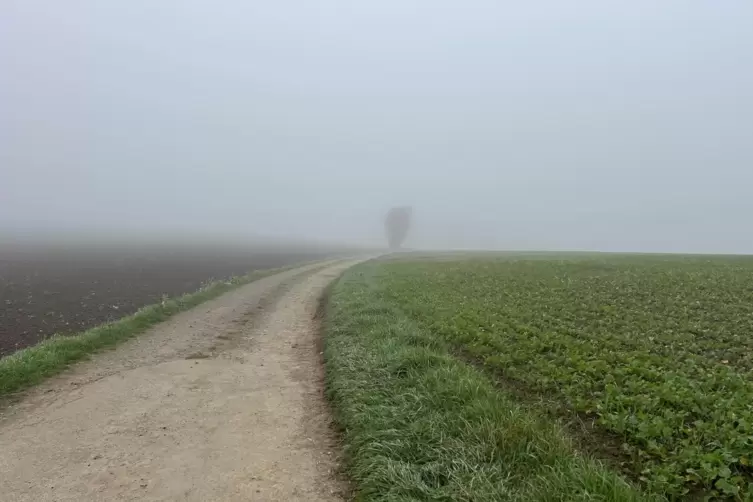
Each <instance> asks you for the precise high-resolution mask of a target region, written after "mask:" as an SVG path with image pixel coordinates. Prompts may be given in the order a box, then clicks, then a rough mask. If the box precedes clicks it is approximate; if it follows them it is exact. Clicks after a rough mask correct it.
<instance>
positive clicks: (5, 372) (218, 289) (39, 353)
mask: <svg viewBox="0 0 753 502" xmlns="http://www.w3.org/2000/svg"><path fill="white" fill-rule="evenodd" d="M295 266H300V265H294V266H289V267H281V268H275V269H267V270H257V271H253V272H251V273H249V274H246V275H243V276H236V277H232V278H230V279H226V280H222V281H213V282H210V283H207V284H205V285H204V286H203V287H202V288H200V289H199V290H198V291H195V292H193V293H188V294H185V295H182V296H180V297H178V298H172V299H170V298H166V297H163V298H162V301H161V302H160V303H156V304H153V305H148V306H146V307H143V308H141V309H139V310H138V311H137V312H136V313H134V314H132V315H129V316H126V317H123V318H121V319H119V320H117V321H114V322H111V323H106V324H102V325H100V326H96V327H94V328H92V329H89V330H87V331H84V332H83V333H80V334H78V335H72V336H53V337H51V338H48V339H47V340H45V341H43V342H41V343H39V344H37V345H34V346H32V347H28V348H26V349H23V350H20V351H18V352H15V353H13V354H11V355H8V356H6V357H3V358H2V359H0V397H5V396H8V395H10V394H13V393H15V392H18V391H20V390H23V389H26V388H28V387H31V386H33V385H36V384H38V383H40V382H42V381H44V380H45V379H47V378H49V377H51V376H53V375H56V374H58V373H60V372H61V371H63V370H64V369H65V368H66V367H68V366H69V365H70V364H72V363H74V362H76V361H80V360H82V359H86V358H88V357H89V356H90V355H91V354H93V353H95V352H97V351H100V350H102V349H105V348H108V347H114V346H115V345H117V344H119V343H120V342H122V341H124V340H127V339H129V338H132V337H134V336H136V335H138V334H140V333H143V332H144V331H146V330H147V329H149V328H150V327H152V326H154V325H155V324H157V323H160V322H162V321H165V320H167V319H168V318H170V317H172V316H173V315H175V314H177V313H179V312H182V311H184V310H188V309H190V308H193V307H195V306H197V305H199V304H200V303H203V302H205V301H207V300H211V299H212V298H216V297H218V296H220V295H222V294H223V293H227V292H228V291H231V290H233V289H236V288H238V287H240V286H242V285H244V284H248V283H249V282H252V281H255V280H257V279H261V278H262V277H266V276H269V275H273V274H276V273H279V272H282V271H285V270H288V269H291V268H294V267H295Z"/></svg>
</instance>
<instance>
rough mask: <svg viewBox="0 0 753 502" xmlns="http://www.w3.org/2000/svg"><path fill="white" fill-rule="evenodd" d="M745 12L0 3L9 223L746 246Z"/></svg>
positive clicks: (732, 4)
mask: <svg viewBox="0 0 753 502" xmlns="http://www.w3.org/2000/svg"><path fill="white" fill-rule="evenodd" d="M752 26H753V2H751V1H750V0H726V1H721V2H711V1H700V0H698V1H694V0H663V1H660V2H657V1H655V0H632V1H630V2H611V1H574V2H561V1H532V2H521V1H515V2H512V1H501V0H497V1H491V0H490V1H466V2H458V1H436V0H434V1H429V0H426V1H405V0H400V1H398V0H380V1H367V2H352V1H345V0H343V1H331V0H318V1H316V2H302V1H300V2H294V1H274V2H261V1H240V0H238V1H221V2H207V1H187V0H170V1H167V0H163V1H159V2H154V1H147V0H130V1H127V2H101V1H95V0H89V1H83V0H81V1H77V0H69V1H65V2H60V1H53V0H48V1H35V0H17V1H14V0H5V1H3V2H2V3H1V4H0V68H1V70H0V71H2V76H0V227H3V228H5V229H7V228H13V229H16V230H19V229H21V230H25V231H38V230H40V229H57V230H60V229H64V230H65V229H81V228H95V229H105V228H109V229H114V230H115V231H117V230H118V229H122V230H123V231H137V232H138V231H156V232H170V231H197V232H199V231H212V232H215V233H217V232H219V233H222V232H226V233H238V234H249V235H269V236H285V237H300V238H317V239H325V240H339V241H347V242H353V243H364V244H373V243H381V242H383V230H382V224H381V218H382V216H383V214H384V213H385V211H386V210H387V209H388V208H389V207H390V206H391V205H396V204H411V205H413V206H414V215H415V218H416V222H415V229H414V234H413V235H412V236H411V238H409V242H408V245H411V246H425V247H484V248H491V247H498V248H506V249H595V250H625V251H629V250H637V251H688V252H753V224H752V223H751V221H753V196H751V192H753V30H751V27H752Z"/></svg>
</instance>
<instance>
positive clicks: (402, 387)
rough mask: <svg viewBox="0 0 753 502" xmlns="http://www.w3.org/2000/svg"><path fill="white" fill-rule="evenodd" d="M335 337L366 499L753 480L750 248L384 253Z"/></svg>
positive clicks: (616, 490)
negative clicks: (743, 252) (734, 252)
mask: <svg viewBox="0 0 753 502" xmlns="http://www.w3.org/2000/svg"><path fill="white" fill-rule="evenodd" d="M326 335H327V337H326V339H325V340H326V352H325V356H326V360H327V372H328V385H329V393H330V397H331V398H332V400H333V403H334V405H335V411H336V412H337V414H338V419H339V420H340V423H341V425H342V427H343V429H344V431H345V443H346V448H347V454H348V458H349V466H350V469H351V475H352V477H353V479H354V481H355V484H356V488H357V489H358V490H360V493H362V494H363V497H364V499H368V500H525V499H529V500H533V499H536V500H549V499H551V500H567V499H573V498H575V499H587V500H629V499H631V498H633V497H635V498H636V499H641V498H651V497H654V496H657V495H658V496H660V497H667V498H694V499H695V498H698V499H702V498H704V497H711V498H719V499H725V498H727V499H737V500H751V499H752V498H753V468H752V467H751V462H753V458H751V457H752V455H753V258H746V257H703V256H676V255H675V256H673V255H606V254H605V255H581V256H579V255H562V256H555V255H546V254H540V255H528V256H525V255H500V256H498V257H490V256H488V255H487V256H483V257H479V258H462V259H461V258H458V257H449V258H447V259H441V260H437V259H427V258H422V259H411V258H410V256H408V257H407V258H405V259H400V260H390V261H383V262H370V263H367V264H364V265H362V266H360V267H357V268H355V269H354V270H352V271H350V272H349V273H348V274H346V276H345V277H344V278H343V279H341V281H340V282H339V283H338V284H337V286H336V287H335V289H334V291H333V294H332V297H331V301H330V307H329V313H328V318H327V333H326ZM406 430H407V431H408V432H406ZM511 438H513V439H511ZM514 438H517V441H518V442H517V443H516V440H515V439H514ZM427 472H428V474H427ZM427 480H428V481H427ZM597 480H598V482H597ZM377 487H380V488H381V489H382V490H387V491H386V492H380V491H379V490H377V489H376V488H377ZM378 493H382V495H377V494H378ZM384 493H387V494H388V495H384ZM443 497H444V498H443Z"/></svg>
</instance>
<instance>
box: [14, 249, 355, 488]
mask: <svg viewBox="0 0 753 502" xmlns="http://www.w3.org/2000/svg"><path fill="white" fill-rule="evenodd" d="M352 264H353V262H333V263H329V264H326V265H325V266H321V265H314V266H308V267H304V268H301V269H296V270H293V271H289V272H286V273H283V274H279V275H276V276H273V277H268V278H265V279H262V280H260V281H256V282H254V283H252V284H249V285H246V286H244V287H242V288H240V289H238V290H235V291H233V292H231V293H228V294H226V295H224V296H222V297H220V298H217V299H215V300H212V301H210V302H207V303H205V304H203V305H200V306H199V307H197V308H196V309H194V310H192V311H189V312H185V313H182V314H179V315H177V316H175V317H174V318H172V319H171V320H169V321H167V322H165V323H163V324H161V325H159V326H157V327H155V328H154V329H152V330H151V331H150V332H148V333H145V334H144V335H142V336H141V337H139V338H137V339H135V340H132V341H130V342H128V343H127V344H125V345H123V346H121V347H120V348H118V349H117V350H114V351H111V352H108V353H104V354H100V355H98V356H97V357H95V358H94V359H93V360H92V361H89V362H86V363H82V364H79V365H77V366H76V367H75V368H73V369H72V370H70V371H68V372H67V373H66V374H64V375H62V376H61V377H59V378H56V379H54V380H53V381H51V382H50V383H48V384H45V385H43V386H40V387H39V388H37V389H35V390H34V391H33V392H31V393H29V395H28V396H26V397H25V398H24V400H23V401H22V402H20V403H18V404H17V405H15V406H12V407H10V408H7V409H6V410H4V412H3V416H2V418H1V419H0V494H2V495H1V498H2V500H4V501H22V500H23V501H26V500H28V501H34V502H41V501H91V500H118V501H122V500H170V501H173V500H187V501H230V500H259V501H261V500H280V501H283V500H306V501H324V500H342V497H343V493H344V486H343V485H342V483H341V482H340V481H339V480H338V479H337V476H336V475H335V474H334V471H335V469H336V466H337V459H336V456H337V454H336V451H335V448H334V445H333V438H332V435H331V429H330V425H329V417H328V410H327V408H326V404H325V402H324V400H323V396H322V368H321V364H320V354H319V351H318V346H317V337H316V332H317V326H316V322H315V320H314V316H315V312H316V307H317V301H318V298H319V296H320V294H321V292H322V290H323V288H324V287H325V286H326V285H327V284H328V283H329V282H330V281H332V280H333V279H334V278H335V277H337V275H338V274H339V273H341V272H342V271H343V270H344V269H345V268H347V267H348V266H350V265H352Z"/></svg>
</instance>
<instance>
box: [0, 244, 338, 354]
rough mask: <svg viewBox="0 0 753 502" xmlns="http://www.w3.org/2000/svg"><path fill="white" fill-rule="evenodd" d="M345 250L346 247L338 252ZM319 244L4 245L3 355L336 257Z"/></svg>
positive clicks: (0, 295) (0, 270)
mask: <svg viewBox="0 0 753 502" xmlns="http://www.w3.org/2000/svg"><path fill="white" fill-rule="evenodd" d="M340 253H341V251H340ZM337 254H338V251H336V250H332V249H326V250H325V249H317V248H274V247H270V246H267V247H261V246H260V247H258V248H254V247H244V248H232V249H229V248H228V249H216V248H212V247H210V246H204V247H202V248H201V249H199V248H196V249H179V248H177V247H175V248H169V247H165V246H161V247H159V248H150V247H129V248H128V249H118V248H113V247H106V248H99V249H97V248H81V247H70V246H68V247H64V248H60V247H51V246H36V247H29V246H26V247H13V248H10V247H5V248H3V247H0V357H2V356H4V355H7V354H10V353H12V352H14V351H16V350H18V349H21V348H24V347H28V346H30V345H34V344H36V343H38V342H39V341H41V340H43V339H45V338H47V337H50V336H52V335H53V334H55V333H60V334H73V333H78V332H80V331H83V330H85V329H88V328H91V327H93V326H96V325H98V324H101V323H103V322H108V321H112V320H115V319H118V318H120V317H123V316H125V315H128V314H131V313H133V312H135V311H136V310H138V309H139V308H140V307H143V306H144V305H148V304H150V303H155V302H157V301H160V300H161V299H162V297H163V295H167V296H171V297H172V296H177V295H180V294H183V293H187V292H191V291H195V290H196V289H198V288H199V287H200V286H201V285H202V284H203V283H204V282H206V281H209V280H212V279H222V278H226V277H230V276H233V275H239V274H244V273H246V272H249V271H250V270H256V269H265V268H274V267H280V266H284V265H290V264H293V263H297V262H301V261H308V260H314V259H320V258H324V257H327V256H334V255H337Z"/></svg>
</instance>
